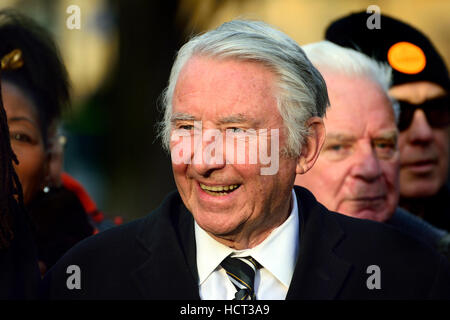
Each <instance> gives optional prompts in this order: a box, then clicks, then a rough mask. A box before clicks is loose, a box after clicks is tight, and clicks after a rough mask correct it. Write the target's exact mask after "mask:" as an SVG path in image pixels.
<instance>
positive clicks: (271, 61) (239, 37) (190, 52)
mask: <svg viewBox="0 0 450 320" xmlns="http://www.w3.org/2000/svg"><path fill="white" fill-rule="evenodd" d="M193 56H205V57H210V58H214V59H236V60H241V61H252V62H257V63H261V64H262V65H264V66H265V67H267V68H269V70H271V71H272V72H273V73H274V74H275V76H276V78H277V83H276V85H277V90H278V91H277V97H276V99H277V106H278V110H279V111H280V115H281V116H282V118H283V121H284V127H285V130H286V131H285V132H286V134H287V146H286V148H285V150H284V152H286V153H287V154H288V155H289V156H294V157H296V156H298V155H300V152H301V147H302V145H303V142H304V139H305V137H306V136H307V134H308V129H307V128H306V127H305V123H306V121H307V120H308V119H309V118H311V117H314V116H317V117H323V116H324V115H325V112H326V108H327V107H328V105H329V100H328V93H327V89H326V85H325V81H324V79H323V78H322V75H321V74H320V73H319V71H318V70H317V69H316V68H315V67H314V66H313V65H312V63H311V62H310V61H309V60H308V58H307V57H306V55H305V53H304V52H303V50H302V49H301V48H300V46H299V45H298V44H297V43H296V42H295V41H294V40H292V39H291V38H289V37H288V36H287V35H286V34H284V33H283V32H281V31H279V30H276V29H275V28H273V27H271V26H269V25H268V24H266V23H264V22H261V21H250V20H233V21H230V22H226V23H224V24H222V25H221V26H220V27H218V28H217V29H214V30H212V31H209V32H206V33H204V34H201V35H198V36H195V37H193V38H192V39H190V40H189V41H188V42H187V43H186V44H184V45H183V47H182V48H181V49H180V50H179V52H178V54H177V57H176V59H175V62H174V64H173V66H172V71H171V74H170V78H169V84H168V87H167V88H166V89H165V90H164V92H163V94H162V107H163V111H164V119H163V121H162V122H161V123H160V127H159V130H160V132H159V135H160V137H161V138H162V142H163V146H164V148H165V149H166V150H167V151H169V145H170V136H171V116H172V99H173V94H174V90H175V86H176V82H177V79H178V75H179V73H180V71H181V69H182V68H183V66H184V65H185V64H186V62H187V61H188V60H189V59H190V58H191V57H193Z"/></svg>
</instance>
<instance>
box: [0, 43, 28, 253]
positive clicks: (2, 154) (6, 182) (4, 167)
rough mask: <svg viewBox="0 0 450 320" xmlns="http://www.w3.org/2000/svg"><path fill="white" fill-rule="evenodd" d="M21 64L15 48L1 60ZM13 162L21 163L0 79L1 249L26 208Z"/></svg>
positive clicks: (3, 63)
mask: <svg viewBox="0 0 450 320" xmlns="http://www.w3.org/2000/svg"><path fill="white" fill-rule="evenodd" d="M21 64H23V61H22V60H21V51H20V50H15V51H14V52H11V54H9V55H6V56H5V57H4V58H3V59H2V60H1V70H7V69H14V68H16V67H18V66H20V65H21ZM0 74H1V71H0ZM13 162H14V163H16V164H19V161H18V160H17V157H16V155H15V154H14V151H13V150H12V148H11V142H10V139H9V129H8V121H7V118H6V112H5V108H4V107H3V98H2V94H1V81H0V184H1V186H0V249H5V248H7V247H9V244H10V242H11V240H12V239H13V238H14V232H13V217H14V216H15V215H17V214H19V210H25V206H24V203H23V193H22V185H21V184H20V181H19V177H18V176H17V174H16V171H15V170H14V166H13Z"/></svg>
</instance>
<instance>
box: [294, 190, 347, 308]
mask: <svg viewBox="0 0 450 320" xmlns="http://www.w3.org/2000/svg"><path fill="white" fill-rule="evenodd" d="M295 192H296V194H297V199H298V205H299V214H300V221H301V222H300V225H301V232H300V251H299V256H298V260H297V264H296V267H295V271H294V275H293V277H292V281H291V285H290V287H289V291H288V293H287V296H286V299H288V300H299V299H315V300H327V299H334V298H336V296H337V295H338V293H339V290H340V289H341V288H342V286H343V284H344V281H345V279H346V277H347V275H348V273H349V272H350V269H351V264H350V263H349V262H347V261H345V260H343V259H341V258H339V257H338V256H337V255H336V254H335V253H334V252H333V250H334V248H336V246H338V245H339V243H340V241H341V240H342V239H343V237H344V235H345V234H344V232H343V231H342V229H341V227H340V226H339V224H338V223H337V221H336V220H335V219H334V218H333V215H334V213H331V212H329V211H328V210H327V209H326V208H325V207H323V206H322V205H321V204H320V203H318V202H317V201H316V199H315V198H314V196H313V195H312V193H311V192H309V191H308V190H306V189H304V188H301V187H295Z"/></svg>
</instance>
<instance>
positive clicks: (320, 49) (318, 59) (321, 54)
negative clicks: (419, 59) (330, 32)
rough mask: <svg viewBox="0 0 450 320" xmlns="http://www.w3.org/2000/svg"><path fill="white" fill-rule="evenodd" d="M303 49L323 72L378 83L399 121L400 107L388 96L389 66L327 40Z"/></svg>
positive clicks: (390, 78) (308, 45)
mask: <svg viewBox="0 0 450 320" xmlns="http://www.w3.org/2000/svg"><path fill="white" fill-rule="evenodd" d="M302 49H303V50H304V51H305V53H306V55H307V56H308V58H309V60H310V61H311V62H312V63H313V65H314V66H315V67H316V68H318V69H319V70H320V71H322V72H325V71H329V72H334V73H337V74H341V75H346V76H358V77H365V78H368V79H370V80H372V81H373V82H375V83H377V84H378V85H379V86H380V87H381V89H382V90H383V91H384V92H385V94H386V96H387V97H388V98H389V100H390V101H391V104H392V108H393V110H394V115H395V119H396V121H398V117H399V114H400V107H399V105H398V102H397V101H396V100H395V99H392V98H391V97H390V96H389V94H388V91H389V88H390V87H391V83H392V69H391V67H389V65H387V64H386V63H383V62H378V61H377V60H375V59H372V58H370V57H369V56H367V55H365V54H363V53H361V52H358V51H356V50H353V49H349V48H344V47H341V46H338V45H337V44H334V43H332V42H330V41H326V40H324V41H319V42H315V43H311V44H307V45H304V46H302Z"/></svg>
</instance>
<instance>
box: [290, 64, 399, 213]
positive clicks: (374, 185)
mask: <svg viewBox="0 0 450 320" xmlns="http://www.w3.org/2000/svg"><path fill="white" fill-rule="evenodd" d="M323 75H324V78H325V81H326V84H327V87H328V94H329V98H330V108H329V109H328V111H327V115H326V118H325V121H324V122H325V128H326V139H325V144H324V146H323V148H322V151H321V153H320V156H319V158H318V159H317V162H316V164H315V165H314V167H313V168H312V169H311V170H310V171H309V172H308V173H306V174H305V175H303V176H297V179H296V184H299V185H302V186H305V187H306V188H308V189H310V190H311V191H312V192H313V194H314V195H315V196H316V197H317V199H318V201H319V202H321V203H323V204H324V205H325V206H326V207H327V208H328V209H330V210H333V211H337V212H340V213H343V214H346V215H349V216H353V217H356V218H364V219H370V220H376V221H385V220H387V219H388V218H390V216H391V215H392V214H393V213H394V210H395V207H396V206H397V202H398V191H397V186H398V183H397V180H398V151H397V146H396V143H397V129H396V124H395V117H394V112H393V110H392V107H391V104H390V101H389V99H388V98H387V96H386V95H385V94H384V93H383V91H382V90H381V88H380V87H379V86H378V85H377V84H375V83H374V82H372V81H371V80H369V79H366V78H357V77H353V78H352V77H346V76H341V75H334V74H333V73H323Z"/></svg>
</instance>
